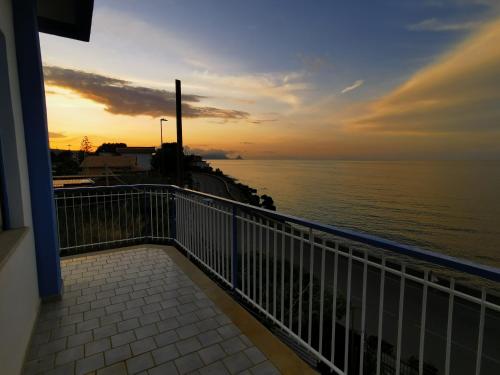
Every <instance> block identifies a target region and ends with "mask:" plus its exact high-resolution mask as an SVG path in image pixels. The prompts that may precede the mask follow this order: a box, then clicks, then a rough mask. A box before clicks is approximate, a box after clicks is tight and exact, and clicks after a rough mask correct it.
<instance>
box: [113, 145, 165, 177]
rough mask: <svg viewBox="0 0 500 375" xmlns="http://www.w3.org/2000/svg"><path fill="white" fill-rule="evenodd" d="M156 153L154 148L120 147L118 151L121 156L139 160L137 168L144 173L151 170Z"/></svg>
mask: <svg viewBox="0 0 500 375" xmlns="http://www.w3.org/2000/svg"><path fill="white" fill-rule="evenodd" d="M154 152H155V148H154V147H119V148H117V149H116V153H117V154H119V155H128V156H133V157H135V158H136V159H137V167H138V168H139V169H141V170H143V171H149V170H151V159H152V158H153V154H154Z"/></svg>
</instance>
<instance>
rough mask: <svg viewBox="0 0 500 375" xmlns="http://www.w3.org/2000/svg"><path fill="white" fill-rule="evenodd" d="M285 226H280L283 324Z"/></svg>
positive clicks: (283, 320)
mask: <svg viewBox="0 0 500 375" xmlns="http://www.w3.org/2000/svg"><path fill="white" fill-rule="evenodd" d="M285 240H286V237H285V228H284V225H283V224H282V227H281V294H280V297H281V310H280V311H281V320H280V321H281V323H283V324H285Z"/></svg>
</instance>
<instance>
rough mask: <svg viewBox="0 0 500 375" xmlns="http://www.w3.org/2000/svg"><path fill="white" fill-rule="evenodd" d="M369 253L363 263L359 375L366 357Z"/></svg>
mask: <svg viewBox="0 0 500 375" xmlns="http://www.w3.org/2000/svg"><path fill="white" fill-rule="evenodd" d="M367 257H368V253H367V252H366V251H365V252H364V259H365V261H364V262H363V291H362V297H361V328H360V331H361V332H360V343H359V345H360V349H359V375H363V374H364V372H363V368H364V356H365V327H366V321H365V320H366V282H367V276H368V275H367V274H368V263H367Z"/></svg>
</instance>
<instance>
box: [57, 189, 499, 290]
mask: <svg viewBox="0 0 500 375" xmlns="http://www.w3.org/2000/svg"><path fill="white" fill-rule="evenodd" d="M148 187H150V188H168V189H172V190H177V191H181V192H187V193H190V194H194V195H198V196H202V197H205V198H210V199H214V200H217V201H219V202H224V203H226V204H229V205H232V206H236V207H239V208H244V209H250V210H252V211H254V212H255V211H256V212H259V213H261V214H263V215H266V216H270V217H272V218H274V219H278V220H282V221H287V222H290V223H294V224H297V225H301V226H305V227H309V228H312V229H315V230H319V231H322V232H325V233H328V234H331V235H334V236H337V237H340V238H344V239H348V240H351V241H356V242H359V243H362V244H365V245H369V246H374V247H377V248H380V249H383V250H387V251H389V252H393V253H397V254H400V255H405V256H408V257H411V258H415V259H418V260H422V261H425V262H428V263H432V264H435V265H439V266H443V267H447V268H450V269H453V270H456V271H460V272H464V273H468V274H471V275H475V276H479V277H482V278H484V279H488V280H492V281H495V282H500V269H498V268H495V267H492V266H486V265H482V264H478V263H475V262H472V261H469V260H464V259H459V258H456V257H453V256H450V255H446V254H441V253H436V252H433V251H430V250H424V249H422V248H419V247H417V246H413V245H405V244H400V243H398V242H396V241H392V240H387V239H384V238H381V237H378V236H375V235H371V234H366V233H359V232H356V231H353V230H350V229H344V228H339V227H336V226H332V225H328V224H322V223H319V222H316V221H313V220H307V219H303V218H299V217H296V216H293V215H288V214H283V213H279V212H276V211H271V210H268V209H265V208H262V207H256V206H252V205H249V204H246V203H241V202H237V201H233V200H230V199H227V198H222V197H218V196H215V195H212V194H207V193H202V192H199V191H195V190H191V189H186V188H181V187H178V186H175V185H166V184H133V185H113V186H88V187H71V188H57V189H54V191H55V192H58V191H61V192H65V191H69V192H78V191H89V190H103V189H125V188H128V189H130V188H138V189H141V188H148Z"/></svg>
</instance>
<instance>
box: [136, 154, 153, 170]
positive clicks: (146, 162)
mask: <svg viewBox="0 0 500 375" xmlns="http://www.w3.org/2000/svg"><path fill="white" fill-rule="evenodd" d="M131 156H135V157H136V158H137V166H138V167H139V168H141V169H142V170H143V171H149V170H151V159H152V157H153V156H152V155H149V154H131Z"/></svg>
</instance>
